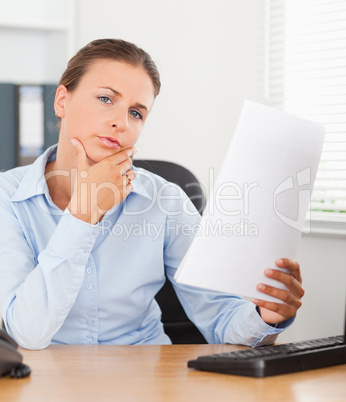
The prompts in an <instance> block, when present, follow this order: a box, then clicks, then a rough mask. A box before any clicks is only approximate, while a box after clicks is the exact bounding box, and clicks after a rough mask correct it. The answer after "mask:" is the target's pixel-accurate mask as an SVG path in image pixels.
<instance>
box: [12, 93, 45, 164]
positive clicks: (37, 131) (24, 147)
mask: <svg viewBox="0 0 346 402" xmlns="http://www.w3.org/2000/svg"><path fill="white" fill-rule="evenodd" d="M18 120H19V125H18V144H19V147H18V164H19V165H20V166H22V165H27V164H29V163H32V162H33V161H34V160H35V159H36V158H37V157H38V156H39V155H41V154H42V152H43V148H44V99H43V87H42V85H18Z"/></svg>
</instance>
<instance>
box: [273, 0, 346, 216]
mask: <svg viewBox="0 0 346 402" xmlns="http://www.w3.org/2000/svg"><path fill="white" fill-rule="evenodd" d="M265 69H266V74H265V76H266V82H265V93H266V98H267V101H268V103H269V104H270V105H272V106H274V107H278V108H281V109H282V110H284V111H287V112H288V113H293V114H295V115H299V116H302V117H305V118H307V119H310V120H314V121H317V122H320V123H322V124H324V125H325V127H326V141H325V145H324V148H323V154H322V158H321V163H320V167H319V172H318V174H317V178H316V182H315V188H314V192H313V194H312V200H311V204H310V210H311V218H312V219H313V220H322V221H323V220H324V221H337V222H346V0H335V1H333V0H329V1H328V0H286V1H285V0H266V65H265Z"/></svg>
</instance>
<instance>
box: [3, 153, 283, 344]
mask: <svg viewBox="0 0 346 402" xmlns="http://www.w3.org/2000/svg"><path fill="white" fill-rule="evenodd" d="M55 157H56V146H53V147H51V148H49V149H48V150H47V151H46V152H45V153H44V154H43V155H42V156H40V157H39V158H38V159H37V160H36V161H35V162H34V163H33V164H32V165H30V166H25V167H19V168H15V169H12V170H10V171H7V172H5V173H1V174H0V225H1V226H0V305H1V315H2V317H3V320H4V323H5V326H6V329H7V331H8V332H9V334H10V335H11V336H12V337H14V338H15V339H16V340H17V342H18V343H19V344H20V345H22V346H23V347H25V348H30V349H41V348H45V347H46V346H48V345H49V344H50V343H53V344H169V343H171V341H170V339H169V337H168V336H167V335H166V334H165V332H164V329H163V325H162V323H161V311H160V308H159V306H158V304H157V302H156V300H155V298H154V296H155V295H156V293H157V292H158V291H159V289H160V288H161V287H162V286H163V284H164V281H165V271H166V273H167V276H168V278H169V279H170V280H171V281H172V283H173V286H174V289H175V291H176V292H177V295H178V297H179V299H180V301H181V303H182V305H183V307H184V309H185V311H186V313H187V315H188V316H189V318H190V319H191V320H192V321H193V322H194V323H195V324H196V325H197V327H198V328H199V330H200V331H201V332H202V334H203V335H204V337H205V338H206V339H207V341H208V342H209V343H235V344H247V345H253V346H255V345H258V344H264V343H271V342H273V341H274V339H275V336H276V334H278V333H279V332H281V331H282V329H283V328H284V327H286V326H287V325H288V324H289V323H288V322H286V323H284V324H281V325H277V326H276V327H272V326H269V325H267V324H266V323H265V322H264V321H263V320H262V319H261V317H260V316H259V314H258V313H257V311H256V309H255V305H254V304H252V303H250V302H248V301H246V300H244V299H242V298H240V297H237V296H234V295H225V294H220V293H216V292H210V291H206V290H202V289H197V288H193V287H189V286H185V285H181V284H177V283H176V282H175V281H174V278H173V277H174V274H175V272H176V269H177V268H178V266H179V264H180V262H181V260H182V258H183V256H184V254H185V252H186V251H187V249H188V247H189V245H190V244H191V241H192V238H193V234H192V232H193V230H191V228H193V226H194V225H197V224H198V223H199V219H200V217H199V214H198V213H197V211H196V210H195V208H194V207H193V205H192V203H191V201H190V200H189V199H188V197H187V196H186V195H185V194H184V193H183V192H182V190H181V189H180V188H179V187H177V186H176V185H173V184H172V183H168V182H166V181H165V180H164V179H162V178H161V177H159V176H157V175H153V174H151V173H149V172H147V171H145V170H143V169H138V168H134V170H135V172H136V175H137V176H136V179H135V180H134V181H133V191H132V192H131V193H130V194H129V196H128V197H127V198H126V199H125V200H124V201H123V202H122V203H121V204H119V205H117V206H116V207H114V208H113V209H112V210H110V211H108V212H107V213H106V214H105V216H104V217H103V219H102V221H101V222H100V223H99V224H97V225H90V224H88V223H86V222H83V221H81V220H78V219H77V218H75V217H74V216H73V215H72V214H71V213H70V212H69V210H68V209H66V210H65V211H61V210H60V209H59V208H58V207H57V206H56V205H55V204H54V203H53V201H52V199H51V197H50V195H49V190H48V187H47V183H46V180H45V177H44V174H45V166H46V163H47V161H48V162H49V161H52V160H54V159H55ZM59 174H68V173H66V172H65V173H63V172H60V173H59Z"/></svg>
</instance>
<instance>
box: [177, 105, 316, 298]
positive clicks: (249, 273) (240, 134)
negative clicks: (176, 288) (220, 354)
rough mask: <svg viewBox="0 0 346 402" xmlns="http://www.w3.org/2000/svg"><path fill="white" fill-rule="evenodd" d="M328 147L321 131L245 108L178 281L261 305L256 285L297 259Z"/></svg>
mask: <svg viewBox="0 0 346 402" xmlns="http://www.w3.org/2000/svg"><path fill="white" fill-rule="evenodd" d="M323 141H324V127H323V126H322V125H320V124H317V123H314V122H311V121H308V120H305V119H302V118H299V117H296V116H292V115H288V114H286V113H283V112H281V111H278V110H276V109H273V108H270V107H268V106H264V105H260V104H257V103H255V102H251V101H245V103H244V106H243V109H242V112H241V115H240V118H239V121H238V125H237V127H236V131H235V133H234V136H233V139H232V141H231V144H230V147H229V149H228V151H227V154H226V157H225V160H224V162H223V165H222V167H221V170H220V173H219V175H218V178H217V180H216V183H215V186H214V189H213V191H212V194H211V195H210V198H209V200H208V202H207V205H206V209H205V212H204V214H203V217H202V220H201V225H200V228H199V230H198V232H197V234H196V236H195V238H194V241H193V242H192V244H191V247H190V249H189V250H188V252H187V254H186V256H185V258H184V259H183V261H182V263H181V265H180V267H179V269H178V271H177V273H176V275H175V279H176V280H177V282H179V283H182V284H187V285H191V286H196V287H201V288H206V289H211V290H216V291H220V292H226V293H233V294H238V295H242V296H247V297H256V298H261V299H263V300H274V301H278V300H277V299H274V298H272V297H271V296H267V295H265V294H263V293H261V292H259V291H258V290H257V289H256V286H257V284H258V283H261V282H262V283H266V284H269V285H273V286H276V287H279V288H284V286H283V285H282V284H281V283H279V282H277V281H274V280H272V279H269V278H267V277H266V276H265V275H264V269H265V268H274V269H277V267H276V265H275V260H276V259H277V258H280V257H286V258H292V259H295V257H296V252H297V248H298V244H299V241H300V237H301V231H302V229H303V225H304V221H305V216H306V213H307V210H308V206H309V201H310V195H311V192H312V188H313V184H314V181H315V177H316V173H317V169H318V165H319V161H320V157H321V151H322V146H323Z"/></svg>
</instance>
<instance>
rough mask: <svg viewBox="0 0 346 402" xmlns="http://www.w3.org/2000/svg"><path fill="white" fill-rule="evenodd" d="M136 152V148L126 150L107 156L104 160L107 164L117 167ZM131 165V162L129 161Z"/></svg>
mask: <svg viewBox="0 0 346 402" xmlns="http://www.w3.org/2000/svg"><path fill="white" fill-rule="evenodd" d="M136 152H137V148H136V147H131V148H126V149H123V150H122V151H120V152H118V153H116V154H114V155H111V156H109V157H108V158H106V159H107V160H108V161H109V162H111V163H113V164H114V165H119V164H121V163H122V162H124V161H126V160H127V159H130V158H131V156H133V155H134V154H135V153H136ZM130 160H131V159H130ZM131 164H132V160H131Z"/></svg>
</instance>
